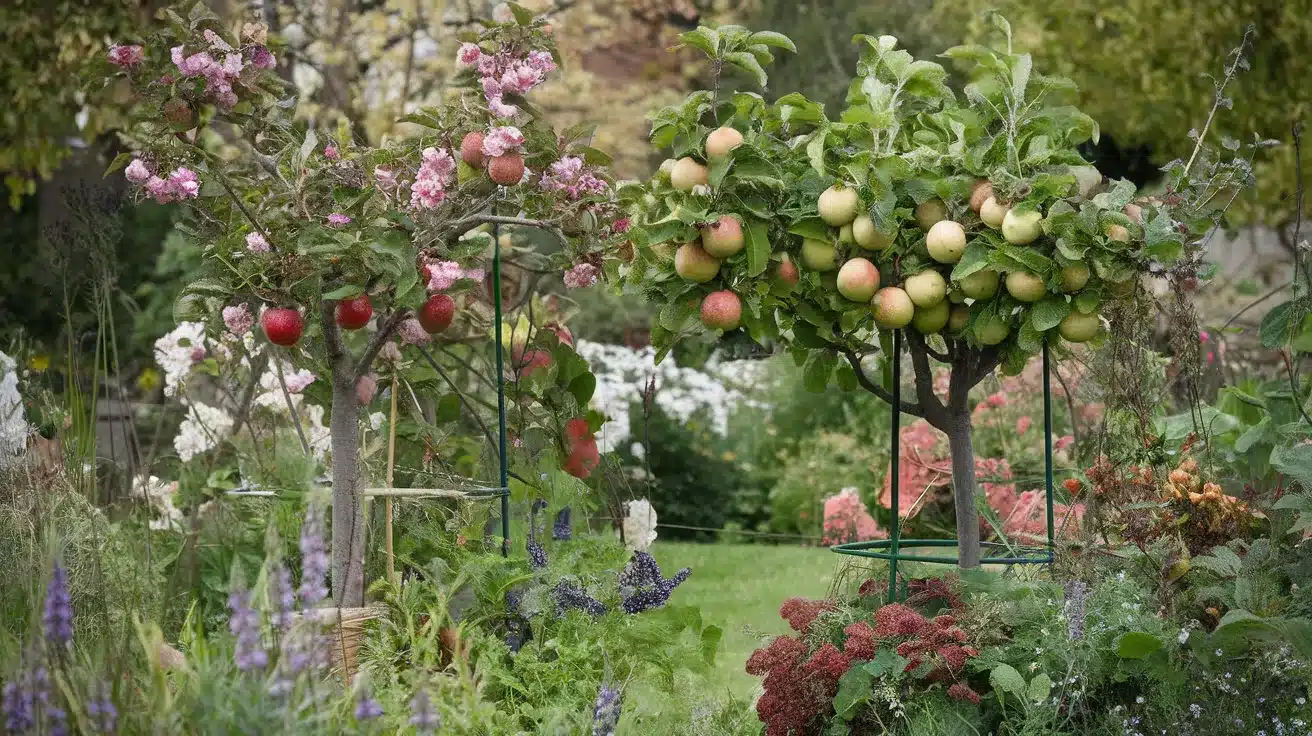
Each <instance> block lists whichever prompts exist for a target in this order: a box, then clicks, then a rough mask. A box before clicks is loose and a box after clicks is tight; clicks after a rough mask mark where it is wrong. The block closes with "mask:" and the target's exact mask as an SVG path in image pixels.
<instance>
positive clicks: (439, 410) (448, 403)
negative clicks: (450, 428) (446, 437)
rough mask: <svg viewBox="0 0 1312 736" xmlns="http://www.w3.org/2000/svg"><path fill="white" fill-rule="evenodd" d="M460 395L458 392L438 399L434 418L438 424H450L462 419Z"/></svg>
mask: <svg viewBox="0 0 1312 736" xmlns="http://www.w3.org/2000/svg"><path fill="white" fill-rule="evenodd" d="M461 406H462V404H461V401H460V397H459V396H457V395H456V394H447V395H445V396H443V397H442V398H440V399H438V400H437V407H436V411H435V412H434V418H435V419H437V422H438V424H450V423H451V422H454V421H457V420H459V419H460V409H461Z"/></svg>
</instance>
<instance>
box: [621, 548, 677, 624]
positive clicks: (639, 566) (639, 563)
mask: <svg viewBox="0 0 1312 736" xmlns="http://www.w3.org/2000/svg"><path fill="white" fill-rule="evenodd" d="M691 574H692V570H690V569H688V568H686V567H685V568H683V569H682V570H679V572H677V573H675V575H674V577H672V578H670V579H668V580H667V579H665V578H664V577H663V576H662V575H661V568H660V565H658V564H657V563H656V558H654V557H652V556H651V555H650V554H648V553H646V552H634V553H633V559H632V560H630V561H629V564H628V565H626V566H625V568H624V571H623V572H621V573H620V580H619V582H620V595H622V596H623V597H624V603H623V605H624V610H625V611H627V612H628V613H641V612H642V611H646V610H649V609H652V608H660V607H661V606H663V605H665V603H666V601H668V600H669V599H670V594H671V593H673V592H674V589H675V588H677V587H679V584H680V583H682V582H683V581H684V580H687V579H688V576H689V575H691Z"/></svg>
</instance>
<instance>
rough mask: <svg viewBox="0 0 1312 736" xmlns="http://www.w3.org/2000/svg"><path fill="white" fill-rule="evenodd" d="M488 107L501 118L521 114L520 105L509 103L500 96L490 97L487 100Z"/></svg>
mask: <svg viewBox="0 0 1312 736" xmlns="http://www.w3.org/2000/svg"><path fill="white" fill-rule="evenodd" d="M487 109H488V110H490V111H491V112H492V114H493V115H496V116H497V117H499V118H510V117H514V116H515V115H518V114H519V108H518V107H515V106H514V105H507V104H506V103H505V102H503V101H502V100H501V97H500V96H497V97H493V98H490V99H489V100H488V101H487Z"/></svg>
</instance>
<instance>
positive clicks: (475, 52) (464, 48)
mask: <svg viewBox="0 0 1312 736" xmlns="http://www.w3.org/2000/svg"><path fill="white" fill-rule="evenodd" d="M482 57H483V49H480V48H479V47H478V44H473V43H463V44H460V51H458V52H456V61H457V62H458V63H459V64H460V65H461V66H473V65H474V64H476V63H478V60H479V59H481V58H482Z"/></svg>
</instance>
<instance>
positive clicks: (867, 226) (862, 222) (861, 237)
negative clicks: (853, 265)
mask: <svg viewBox="0 0 1312 736" xmlns="http://www.w3.org/2000/svg"><path fill="white" fill-rule="evenodd" d="M895 235H896V233H894V234H893V235H886V234H884V233H881V232H879V231H878V230H876V229H875V221H874V220H871V219H870V218H869V217H867V216H866V215H858V216H857V218H856V219H855V220H853V221H852V238H853V239H854V240H856V244H857V245H859V246H861V247H862V248H865V249H866V250H884V249H885V248H887V247H888V246H890V245H892V244H893V238H894V236H895Z"/></svg>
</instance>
